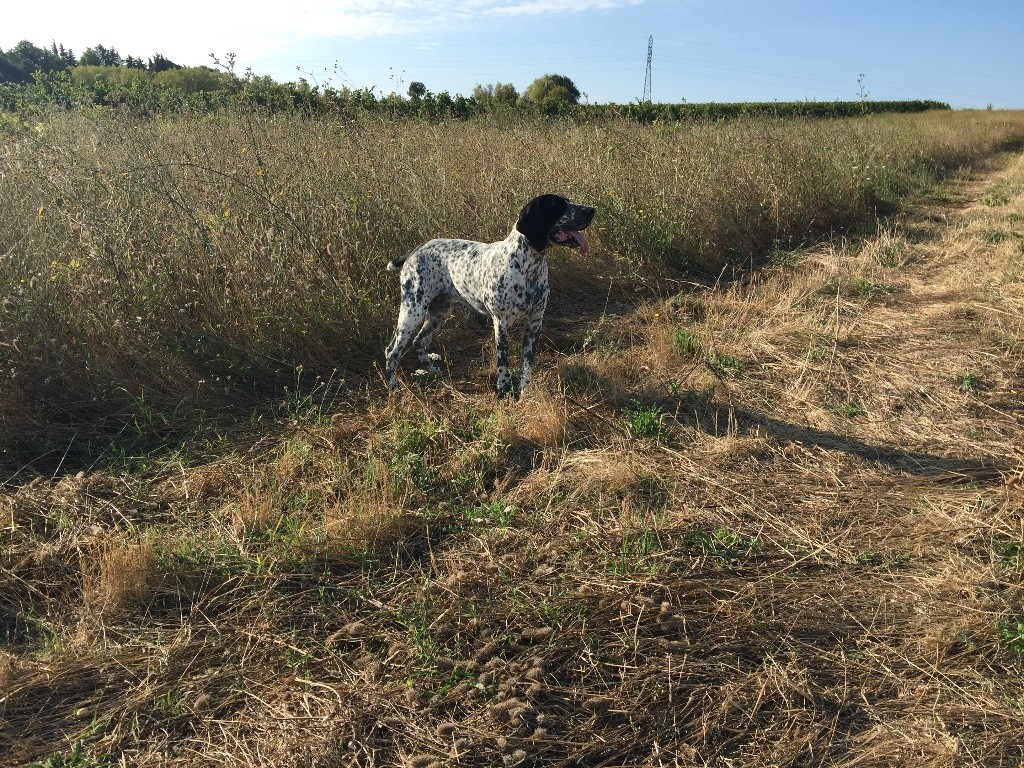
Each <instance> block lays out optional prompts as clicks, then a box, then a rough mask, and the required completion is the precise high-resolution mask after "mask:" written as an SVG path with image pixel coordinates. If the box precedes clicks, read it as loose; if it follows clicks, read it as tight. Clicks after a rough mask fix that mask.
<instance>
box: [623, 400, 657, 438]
mask: <svg viewBox="0 0 1024 768" xmlns="http://www.w3.org/2000/svg"><path fill="white" fill-rule="evenodd" d="M622 414H623V415H622V425H623V426H624V427H625V429H626V430H627V431H628V432H629V434H631V435H632V436H633V437H649V438H655V439H657V438H661V437H664V436H665V435H666V434H667V432H668V428H667V427H666V425H665V413H664V411H662V410H661V408H659V407H658V406H657V405H649V406H647V407H644V406H643V405H641V404H640V403H637V402H634V403H633V404H632V405H631V406H628V407H627V408H625V409H623V412H622Z"/></svg>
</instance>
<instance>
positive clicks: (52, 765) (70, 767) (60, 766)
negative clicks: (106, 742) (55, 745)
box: [28, 741, 110, 768]
mask: <svg viewBox="0 0 1024 768" xmlns="http://www.w3.org/2000/svg"><path fill="white" fill-rule="evenodd" d="M109 765H110V761H109V760H108V759H106V758H104V757H94V756H93V755H90V754H88V753H86V751H85V748H84V747H83V746H82V742H80V741H79V742H76V743H75V746H73V747H72V748H71V751H70V752H53V753H51V754H49V755H47V756H46V757H44V758H43V759H42V760H41V761H40V762H37V763H29V766H28V768H106V766H109Z"/></svg>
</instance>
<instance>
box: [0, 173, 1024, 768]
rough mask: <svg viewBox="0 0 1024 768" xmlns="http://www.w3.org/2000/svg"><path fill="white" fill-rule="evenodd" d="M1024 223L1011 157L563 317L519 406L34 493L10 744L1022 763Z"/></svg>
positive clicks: (388, 406)
mask: <svg viewBox="0 0 1024 768" xmlns="http://www.w3.org/2000/svg"><path fill="white" fill-rule="evenodd" d="M1022 221H1024V157H1021V156H1020V155H1019V154H1018V155H1015V156H1007V157H1003V158H1002V159H1001V161H1000V163H999V164H998V166H993V170H990V171H988V172H986V173H976V174H973V175H971V174H966V173H965V174H961V175H959V176H958V177H957V178H955V179H953V180H952V181H950V182H949V183H947V184H945V185H943V186H941V187H936V188H933V189H932V191H931V193H930V195H929V196H926V197H924V198H915V199H914V200H913V201H912V202H910V203H908V204H907V205H906V206H905V207H904V210H903V212H902V213H901V214H900V215H899V216H898V217H892V218H889V219H886V220H884V221H881V222H879V223H878V224H877V226H876V227H871V228H868V229H867V230H866V231H864V232H862V233H860V234H857V233H853V234H847V235H845V236H843V237H837V238H834V239H832V240H829V241H823V242H819V243H817V244H815V245H812V246H810V247H807V248H803V249H794V250H791V251H790V250H784V249H783V248H782V247H781V246H780V247H778V248H776V249H774V251H773V252H772V253H771V254H769V256H768V257H767V260H766V263H765V264H764V265H763V266H761V267H760V268H759V269H755V270H748V271H744V272H740V273H738V274H737V275H736V276H735V278H734V279H730V280H726V279H725V278H726V277H727V275H725V274H723V276H722V279H721V280H720V281H717V282H716V281H715V280H714V279H712V280H710V281H707V283H703V284H686V285H680V286H679V287H680V288H681V290H680V291H679V292H678V293H676V294H675V295H669V293H670V292H669V291H665V292H664V293H663V295H662V297H661V298H656V299H647V300H645V301H637V300H635V299H634V300H633V302H632V303H630V302H629V301H626V300H625V299H624V298H618V297H617V298H616V299H615V300H614V301H612V300H607V299H606V294H601V298H600V300H599V301H597V302H596V306H593V307H591V308H590V310H589V319H582V320H581V319H580V316H581V315H582V314H583V312H582V309H583V308H582V303H583V301H584V297H580V298H578V299H577V301H576V303H574V304H572V305H571V306H568V307H565V306H559V305H558V304H557V303H553V304H552V307H551V323H550V324H549V327H550V328H551V329H552V330H551V331H550V335H549V336H548V338H547V344H548V348H547V349H545V350H544V352H543V354H542V356H541V358H540V362H541V365H540V370H539V372H538V377H537V379H536V383H537V387H536V390H535V391H534V392H533V393H532V394H531V396H530V397H529V398H527V399H524V401H522V402H520V403H496V402H494V401H493V399H492V398H491V396H490V395H489V394H488V392H487V388H488V378H487V377H488V373H487V371H488V368H489V366H490V362H489V360H488V359H486V354H485V355H483V356H482V357H480V358H479V359H478V360H477V359H476V357H474V358H473V362H471V363H467V364H466V365H465V366H464V367H460V368H459V369H458V370H457V372H456V373H455V374H454V375H453V376H452V377H451V378H441V379H439V380H432V381H426V382H419V381H413V382H410V383H409V386H408V387H406V388H404V389H403V390H402V391H401V392H400V393H398V394H395V395H393V396H390V397H388V396H385V395H382V394H380V393H379V392H378V391H377V390H376V389H374V387H373V386H372V385H370V386H367V387H366V388H365V389H360V390H353V391H349V392H346V393H345V395H344V396H337V397H336V398H335V399H334V400H326V399H323V400H321V399H317V398H313V399H312V400H309V401H299V402H296V403H294V404H293V405H292V407H290V408H289V409H288V410H287V411H286V412H285V413H283V414H282V415H281V416H280V418H277V419H275V420H270V419H269V418H267V419H266V421H264V422H261V423H260V424H259V425H258V426H259V429H257V430H254V431H255V432H256V433H257V434H258V437H257V438H256V439H253V440H251V441H250V442H249V443H243V442H241V441H240V440H230V441H225V442H223V443H220V444H213V445H207V446H201V447H199V448H196V449H192V450H191V451H189V450H186V451H181V452H175V453H173V454H170V455H165V456H158V457H150V458H149V459H148V462H147V463H146V464H145V465H143V466H141V467H140V466H135V465H129V464H128V462H126V465H128V466H130V467H131V469H130V470H127V469H126V470H122V471H114V470H113V469H111V468H109V467H108V468H107V469H105V470H100V469H99V468H95V469H92V470H90V471H84V472H82V473H80V474H78V475H74V476H67V477H63V478H60V477H59V476H55V477H53V478H49V477H43V478H40V479H37V480H35V481H33V482H29V483H25V484H22V485H20V486H18V485H16V484H13V483H9V484H8V485H7V486H5V487H4V489H3V490H2V492H0V521H2V522H0V525H2V526H3V527H2V529H0V537H2V538H0V541H2V543H3V545H4V546H3V548H2V550H0V629H2V631H3V633H4V634H3V637H4V643H5V644H4V646H3V648H2V650H0V654H2V658H0V754H2V755H4V759H5V760H7V761H8V762H9V763H10V764H12V765H29V764H32V763H33V761H37V762H38V761H48V763H45V762H44V764H49V765H51V766H52V765H74V766H98V765H118V764H127V765H168V766H186V765H210V764H216V765H224V766H236V765H237V766H249V765H267V766H281V768H284V767H285V766H289V767H290V766H325V767H326V766H365V767H368V766H388V767H389V768H390V767H391V766H399V765H401V766H420V767H421V768H422V767H425V766H433V765H437V766H492V765H497V766H504V765H510V766H511V765H532V766H539V765H552V766H584V765H586V766H590V765H593V766H599V765H608V766H625V765H637V766H640V765H643V766H684V765H685V766H691V765H694V766H716V767H717V766H751V768H753V767H755V766H768V765H792V766H822V767H825V766H829V767H833V766H850V767H854V766H855V767H856V768H863V767H866V766H879V768H882V767H883V766H884V767H885V768H889V767H891V766H907V767H908V768H910V767H911V766H913V767H914V768H939V767H940V766H942V767H945V766H985V767H986V768H989V767H990V766H1016V765H1020V763H1021V760H1022V757H1024V755H1022V753H1021V746H1020V745H1021V744H1024V726H1022V723H1024V717H1022V707H1024V700H1022V697H1021V690H1024V607H1022V606H1024V590H1022V576H1024V524H1022V520H1024V450H1022V449H1021V445H1022V444H1024V442H1022V440H1021V437H1022V436H1021V429H1022V420H1021V414H1022V413H1024V400H1022V391H1024V386H1022V385H1024V314H1022V307H1024V283H1022V281H1021V279H1022V270H1021V262H1022V259H1024V251H1022V249H1021V244H1022V242H1024V228H1022ZM993 233H1001V234H993ZM666 285H675V284H673V283H666ZM461 333H463V331H460V330H459V329H458V328H455V329H453V334H452V335H453V336H456V337H457V336H458V335H459V334H461ZM465 335H466V337H467V338H470V339H473V338H476V337H475V336H472V335H471V334H469V333H468V332H465ZM452 346H453V347H454V346H456V344H455V343H454V342H452ZM477 349H478V347H474V349H473V351H472V352H471V353H469V354H470V355H473V356H476V355H477ZM58 474H59V473H58ZM78 743H80V744H81V749H80V751H78V752H75V744H78Z"/></svg>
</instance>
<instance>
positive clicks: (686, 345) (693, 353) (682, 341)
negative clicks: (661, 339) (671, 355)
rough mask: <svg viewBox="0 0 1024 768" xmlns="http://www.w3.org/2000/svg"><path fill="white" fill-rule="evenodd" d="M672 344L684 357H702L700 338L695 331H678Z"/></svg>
mask: <svg viewBox="0 0 1024 768" xmlns="http://www.w3.org/2000/svg"><path fill="white" fill-rule="evenodd" d="M672 343H673V346H674V347H675V349H676V351H677V352H678V353H679V354H680V355H682V356H683V357H697V356H698V355H700V352H701V343H700V337H699V336H698V335H697V334H696V333H694V332H693V331H687V330H678V331H676V333H675V336H674V337H673V339H672Z"/></svg>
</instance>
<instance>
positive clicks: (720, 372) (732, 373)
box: [704, 352, 747, 379]
mask: <svg viewBox="0 0 1024 768" xmlns="http://www.w3.org/2000/svg"><path fill="white" fill-rule="evenodd" d="M704 362H705V363H706V364H707V366H708V368H710V369H711V371H712V372H713V373H714V374H715V375H716V376H717V377H718V378H720V379H735V378H739V377H740V376H742V375H743V374H744V372H746V369H747V367H746V365H745V364H744V363H743V361H742V360H739V359H737V358H735V357H731V356H730V355H722V354H719V353H718V352H713V353H712V354H710V355H708V356H707V357H706V358H704Z"/></svg>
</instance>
